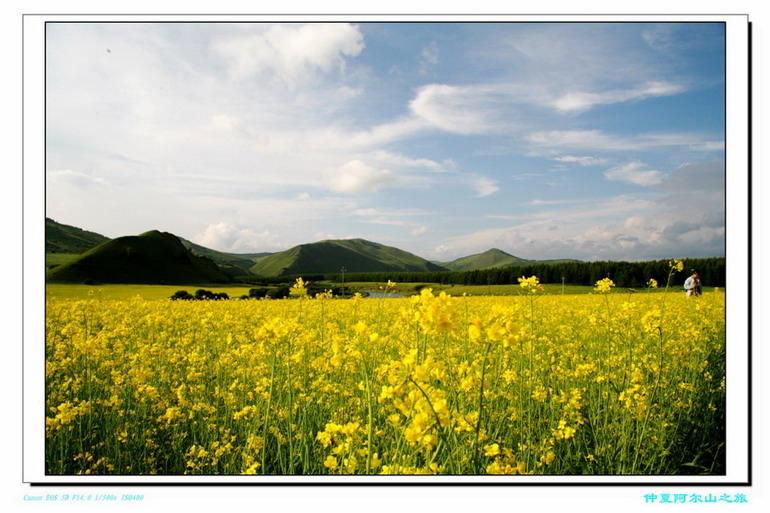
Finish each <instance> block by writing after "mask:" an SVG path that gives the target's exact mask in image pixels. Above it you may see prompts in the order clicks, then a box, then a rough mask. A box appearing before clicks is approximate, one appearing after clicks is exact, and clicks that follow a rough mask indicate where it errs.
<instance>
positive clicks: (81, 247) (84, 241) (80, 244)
mask: <svg viewBox="0 0 770 513" xmlns="http://www.w3.org/2000/svg"><path fill="white" fill-rule="evenodd" d="M108 240H110V239H109V238H107V237H105V236H104V235H99V234H98V233H94V232H88V231H85V230H81V229H80V228H76V227H74V226H69V225H66V224H61V223H57V222H56V221H54V220H53V219H49V218H46V219H45V252H46V253H70V254H73V253H74V254H79V253H83V252H84V251H88V250H89V249H91V248H95V247H96V246H98V245H99V244H102V243H104V242H107V241H108Z"/></svg>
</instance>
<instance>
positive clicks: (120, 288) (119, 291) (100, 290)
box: [45, 283, 253, 301]
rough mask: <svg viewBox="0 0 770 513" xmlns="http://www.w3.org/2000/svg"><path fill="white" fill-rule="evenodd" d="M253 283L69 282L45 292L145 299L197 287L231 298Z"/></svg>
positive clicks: (53, 296)
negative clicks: (229, 284)
mask: <svg viewBox="0 0 770 513" xmlns="http://www.w3.org/2000/svg"><path fill="white" fill-rule="evenodd" d="M250 288H253V285H238V286H222V285H82V284H70V283H48V284H46V286H45V294H46V297H47V298H50V299H111V300H123V299H132V298H136V297H138V298H141V299H143V300H145V301H151V300H157V299H168V298H169V297H170V296H171V295H173V294H174V293H175V292H176V291H178V290H186V291H187V292H189V293H190V294H195V291H196V290H198V289H206V290H210V291H212V292H225V293H227V295H228V296H230V297H231V298H237V297H240V296H242V295H248V294H249V289H250Z"/></svg>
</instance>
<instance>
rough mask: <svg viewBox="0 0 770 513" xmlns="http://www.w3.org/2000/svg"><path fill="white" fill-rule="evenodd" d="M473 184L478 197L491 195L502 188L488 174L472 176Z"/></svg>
mask: <svg viewBox="0 0 770 513" xmlns="http://www.w3.org/2000/svg"><path fill="white" fill-rule="evenodd" d="M471 186H472V187H473V188H474V189H475V190H476V197H477V198H482V197H484V196H490V195H492V194H494V193H496V192H497V191H499V190H500V187H498V186H497V182H496V181H495V180H492V179H491V178H488V177H486V176H474V177H472V178H471Z"/></svg>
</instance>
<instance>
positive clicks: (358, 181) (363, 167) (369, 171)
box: [324, 160, 395, 194]
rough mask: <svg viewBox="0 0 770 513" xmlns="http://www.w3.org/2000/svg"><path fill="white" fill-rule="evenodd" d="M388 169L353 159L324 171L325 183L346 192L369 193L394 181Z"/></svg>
mask: <svg viewBox="0 0 770 513" xmlns="http://www.w3.org/2000/svg"><path fill="white" fill-rule="evenodd" d="M394 180H395V177H394V176H393V173H391V172H390V171H389V170H388V169H376V168H373V167H371V166H369V165H367V164H365V163H364V162H362V161H360V160H351V161H350V162H348V163H347V164H344V165H342V166H340V167H338V168H335V169H327V170H326V171H325V172H324V183H325V184H326V186H327V187H328V188H329V189H330V190H332V191H334V192H340V193H344V194H368V193H373V192H377V190H378V189H380V188H381V187H383V186H386V185H390V184H392V183H393V182H394Z"/></svg>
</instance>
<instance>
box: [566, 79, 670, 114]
mask: <svg viewBox="0 0 770 513" xmlns="http://www.w3.org/2000/svg"><path fill="white" fill-rule="evenodd" d="M682 91H684V87H682V86H681V85H678V84H673V83H670V82H664V81H651V82H647V83H645V84H642V85H639V86H636V87H633V88H630V89H615V90H611V91H602V92H569V93H566V94H564V95H562V96H560V97H559V98H557V99H556V100H555V101H553V103H552V105H553V107H554V108H555V109H556V110H557V111H558V112H562V113H580V112H585V111H587V110H589V109H591V108H592V107H595V106H597V105H609V104H612V103H622V102H628V101H638V100H643V99H645V98H652V97H656V96H671V95H674V94H678V93H681V92H682Z"/></svg>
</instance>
